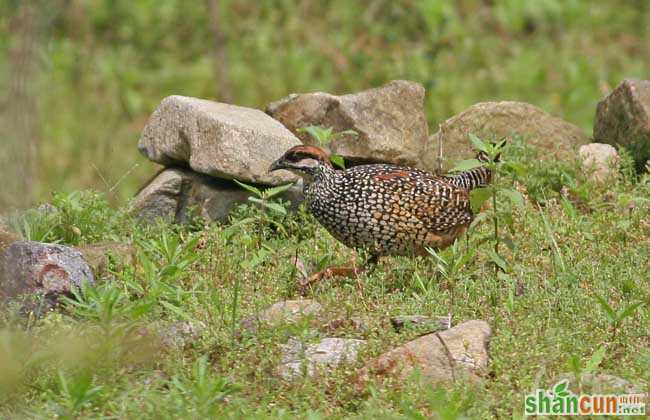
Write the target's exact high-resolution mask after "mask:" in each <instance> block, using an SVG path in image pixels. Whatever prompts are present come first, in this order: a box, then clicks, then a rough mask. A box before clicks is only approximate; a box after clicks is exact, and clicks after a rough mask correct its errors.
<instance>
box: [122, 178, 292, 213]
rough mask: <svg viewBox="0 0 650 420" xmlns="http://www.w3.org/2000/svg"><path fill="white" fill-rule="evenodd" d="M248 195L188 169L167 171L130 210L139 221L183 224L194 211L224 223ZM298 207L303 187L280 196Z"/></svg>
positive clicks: (144, 192)
mask: <svg viewBox="0 0 650 420" xmlns="http://www.w3.org/2000/svg"><path fill="white" fill-rule="evenodd" d="M262 188H263V187H262ZM250 196H251V193H249V192H248V191H246V190H244V189H243V188H241V187H240V186H238V185H237V184H235V183H233V182H231V181H226V180H221V179H217V178H212V177H210V176H207V175H201V174H197V173H195V172H192V171H190V170H187V169H181V168H168V169H165V170H163V171H162V172H160V173H159V174H158V175H156V176H155V177H154V178H153V179H152V180H151V181H150V182H149V183H148V184H147V185H146V186H145V187H144V188H143V189H142V190H140V192H139V193H138V194H137V195H136V197H135V198H134V199H133V201H132V202H131V206H130V210H131V212H132V213H133V214H134V215H136V216H137V217H138V218H140V219H141V220H144V221H147V222H154V221H155V220H157V219H161V220H163V221H165V222H168V223H186V222H188V221H189V220H190V216H191V215H192V213H191V210H194V211H196V212H197V213H198V215H199V216H201V217H202V218H203V219H205V220H211V221H220V222H224V221H227V220H228V215H229V214H230V212H231V210H233V209H234V208H235V207H236V206H237V205H239V204H242V203H245V202H247V201H248V197H250ZM280 197H281V198H283V199H285V200H289V201H291V203H292V204H293V206H294V207H295V206H297V205H298V204H300V203H301V202H302V200H303V196H302V187H301V186H299V185H298V186H294V187H291V188H290V189H289V190H287V191H285V192H284V193H283V194H281V195H280Z"/></svg>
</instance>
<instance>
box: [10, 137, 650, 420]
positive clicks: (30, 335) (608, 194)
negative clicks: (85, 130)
mask: <svg viewBox="0 0 650 420" xmlns="http://www.w3.org/2000/svg"><path fill="white" fill-rule="evenodd" d="M518 144H519V143H517V142H515V146H513V147H511V148H510V151H509V152H508V153H507V156H506V162H517V163H519V164H520V165H521V166H522V168H523V171H520V175H516V173H515V172H510V171H509V170H508V169H507V166H504V167H503V168H504V170H503V172H502V174H501V176H500V177H499V180H500V181H499V182H500V184H499V187H500V188H510V187H512V185H513V183H514V181H515V180H516V181H517V183H518V185H519V189H520V190H522V191H524V188H527V189H528V191H529V194H528V197H529V199H528V200H527V201H526V203H525V205H524V206H523V207H521V208H520V207H517V206H513V207H512V208H510V206H511V203H510V201H509V200H504V199H501V198H500V199H499V201H498V205H499V207H500V212H499V213H498V214H499V215H500V216H499V217H500V220H499V222H500V226H501V229H502V230H503V231H504V235H505V234H507V235H509V236H511V237H512V244H511V246H506V244H505V243H504V244H502V245H501V247H500V252H501V254H502V257H503V258H504V260H505V262H506V264H507V266H506V271H505V272H499V271H497V272H496V273H498V274H496V276H497V277H496V278H495V270H494V264H493V263H492V261H493V256H492V255H491V251H492V250H493V246H492V245H493V244H492V242H491V238H492V236H493V226H492V224H491V223H490V222H489V221H487V220H485V221H483V222H481V223H479V224H478V225H477V226H475V227H474V228H473V229H472V230H471V232H470V234H469V238H468V240H465V239H463V240H461V241H460V242H459V243H458V245H457V246H456V247H455V248H449V249H447V250H445V251H443V252H441V253H439V256H440V258H441V259H443V260H445V261H451V260H452V259H453V258H462V256H463V255H465V253H466V252H474V253H475V255H474V256H473V257H472V258H470V259H469V260H468V261H467V263H465V264H462V265H459V266H456V267H455V268H453V269H448V270H447V271H446V275H443V274H442V273H441V272H440V271H439V270H437V269H436V266H437V265H438V264H440V261H439V260H436V259H434V258H427V259H424V258H416V259H410V258H386V259H384V260H383V262H382V263H381V264H380V265H379V267H378V268H377V269H376V270H375V271H374V272H372V273H371V274H367V275H362V276H361V277H360V278H359V279H358V281H355V280H352V281H341V282H334V283H323V284H321V285H318V286H316V287H315V288H314V289H312V290H311V291H310V293H309V297H311V298H313V299H316V300H317V301H318V302H320V303H321V304H322V305H323V306H324V307H325V310H326V312H327V314H328V317H330V319H331V318H343V319H346V318H352V317H354V318H358V319H362V320H363V321H364V323H365V324H366V328H355V327H354V326H353V325H352V324H346V325H344V326H343V327H341V328H339V329H337V330H336V331H334V332H328V331H325V329H324V328H322V327H320V326H319V324H318V323H314V320H311V321H310V320H306V321H304V322H300V323H298V324H296V325H280V326H277V327H272V328H271V327H262V328H261V329H260V330H259V331H258V332H257V333H255V334H252V333H243V334H242V335H241V337H239V336H238V334H237V331H238V324H239V322H240V321H241V320H242V319H244V318H246V317H248V316H250V315H253V314H256V313H258V312H259V311H260V310H262V309H263V308H264V307H266V306H268V305H270V304H272V303H274V302H276V301H279V300H282V299H286V298H295V297H297V296H298V295H297V291H296V280H295V279H294V278H293V277H292V276H293V275H294V272H295V270H293V268H292V264H291V257H292V256H293V255H295V254H296V253H297V254H298V255H299V256H300V258H302V259H303V260H304V261H305V262H306V264H307V265H308V266H311V267H318V266H320V265H323V264H330V263H339V264H345V263H346V262H348V261H349V259H350V258H351V251H350V250H349V249H347V248H345V247H344V246H342V245H341V244H339V243H338V242H336V241H335V240H334V239H333V238H332V237H331V236H330V235H329V234H328V233H327V232H326V231H324V230H323V228H321V227H320V226H319V225H318V224H317V223H316V222H315V221H314V220H313V219H312V217H311V216H309V215H308V214H306V213H305V212H304V211H301V212H298V213H293V214H288V215H286V216H284V215H282V214H280V213H275V212H273V211H272V209H270V208H265V207H255V206H252V205H251V206H242V207H241V208H240V209H239V210H238V211H237V212H236V213H235V214H234V216H233V223H230V224H225V225H219V224H209V225H204V224H203V223H202V222H200V221H196V222H195V223H194V224H192V225H190V226H185V227H178V226H164V225H159V226H152V227H145V226H142V225H141V224H139V223H137V222H136V221H133V220H131V219H130V218H129V217H128V215H126V214H124V213H122V212H120V211H115V210H111V209H110V207H109V206H108V205H107V203H106V201H105V200H103V198H102V197H101V196H97V195H96V194H93V193H84V194H81V195H75V196H73V197H65V196H62V197H60V198H59V201H58V206H59V207H60V208H61V209H64V214H65V217H63V216H61V217H60V218H59V219H57V220H56V221H55V222H52V221H51V220H49V221H45V222H43V221H42V220H41V219H39V218H37V217H35V216H34V215H30V214H28V215H27V218H26V220H25V221H24V223H23V224H22V226H23V227H24V226H30V228H29V229H27V230H26V231H30V232H34V235H38V232H41V235H45V236H44V237H45V238H46V239H47V240H50V241H53V240H59V241H61V242H64V243H72V244H77V243H80V244H84V243H92V242H98V241H103V240H119V241H121V242H130V243H133V244H134V245H135V246H136V248H137V249H138V256H137V259H136V263H135V264H134V265H133V266H127V267H122V268H118V267H120V265H119V264H116V265H115V267H114V270H113V271H111V272H109V273H107V274H105V275H104V278H103V281H102V283H101V284H100V285H98V286H97V287H96V288H95V289H89V290H85V291H83V292H82V293H80V294H79V296H78V299H77V300H76V301H71V302H70V303H69V304H68V305H67V306H66V307H65V308H64V309H63V310H61V311H59V312H56V313H51V314H50V315H48V316H47V317H45V318H43V319H39V320H35V319H29V320H20V319H19V318H16V317H14V316H12V315H11V314H12V312H11V311H9V312H7V311H5V312H2V327H1V328H0V370H1V371H2V372H3V375H2V376H1V377H0V392H1V394H0V417H3V418H52V417H53V416H55V415H60V416H62V417H64V418H152V419H153V418H174V417H175V418H200V417H209V416H211V417H213V418H217V417H218V418H223V417H249V418H250V417H254V418H294V417H299V418H326V417H334V418H342V417H353V418H354V417H357V418H369V419H370V418H423V417H422V416H425V417H428V416H431V415H436V416H439V418H449V419H451V418H459V417H462V416H465V417H469V418H477V419H478V418H480V419H483V418H511V417H513V416H514V417H519V416H521V413H522V409H523V395H524V394H526V393H527V392H529V391H531V390H532V389H534V388H536V387H537V386H541V387H550V386H552V385H553V384H554V383H555V382H554V380H555V379H556V378H557V376H558V375H559V374H561V373H563V372H570V371H572V370H573V369H575V366H582V367H585V366H586V365H588V364H589V361H590V360H592V359H593V360H597V359H598V357H599V353H598V352H599V351H602V350H599V349H601V348H604V349H605V350H604V356H603V358H602V361H601V362H600V363H598V364H597V366H591V368H593V369H594V370H595V372H597V373H601V372H603V373H610V374H614V375H618V376H621V377H624V378H626V379H629V380H631V381H633V382H635V383H637V384H640V385H641V386H642V387H644V389H645V390H646V391H648V389H649V385H648V384H649V383H650V375H649V372H648V369H647V367H648V364H649V363H650V352H649V350H648V349H650V342H649V341H648V337H650V306H649V300H650V294H649V293H648V290H649V289H648V281H649V279H650V204H649V202H648V196H650V175H649V174H645V175H643V176H642V177H640V178H639V177H637V176H636V175H634V174H633V173H629V172H628V174H627V176H625V175H621V176H619V178H618V179H617V180H615V181H613V182H612V183H610V184H608V185H606V186H599V185H595V184H592V183H590V182H589V181H587V180H586V179H585V177H584V176H583V175H582V174H581V172H580V170H579V169H578V167H577V166H576V165H574V164H572V163H562V162H554V163H547V164H545V168H546V169H545V170H542V169H541V167H540V166H539V163H537V159H536V158H535V155H534V153H532V152H531V151H530V150H523V149H521V148H518V147H517V145H518ZM626 162H627V163H626V165H628V166H629V165H630V162H629V159H628V160H627V161H626ZM558 174H562V175H561V176H559V175H558ZM558 176H559V177H560V178H561V179H562V180H563V182H562V183H561V184H560V183H558V181H557V179H558ZM562 186H565V187H566V188H565V195H564V197H565V198H563V195H561V194H560V191H559V190H560V189H561V188H562ZM630 203H634V206H630ZM505 210H509V211H505ZM509 213H510V214H511V215H512V219H513V220H512V231H509V230H508V229H509V228H508V225H509V223H508V222H507V220H505V218H506V217H507V214H509ZM91 220H95V221H97V222H96V223H89V222H90V221H91ZM43 225H45V226H47V227H52V228H51V229H45V228H44V226H43ZM73 227H76V229H73ZM24 229H25V228H24ZM70 232H78V233H76V234H72V235H71V234H70ZM360 285H361V287H359V286H360ZM599 297H602V299H604V300H605V301H606V302H607V304H608V305H609V306H611V307H612V308H613V310H614V311H617V310H619V309H621V308H624V307H627V306H629V305H632V304H634V303H635V302H643V305H641V306H640V307H638V308H636V309H635V310H634V311H633V312H632V313H631V314H630V315H629V316H627V317H624V319H622V321H621V322H620V323H619V324H616V327H617V328H616V332H615V331H614V326H615V325H614V324H615V322H614V321H613V320H612V319H610V316H609V315H608V310H607V309H606V308H605V306H603V305H602V304H600V303H599ZM448 312H451V313H452V314H453V317H454V323H460V322H462V321H465V320H470V319H483V320H486V321H487V322H489V323H490V325H491V327H492V330H493V337H492V341H491V343H490V358H491V359H490V365H489V372H487V374H486V375H485V377H484V378H483V379H482V380H481V381H480V382H479V383H478V384H475V385H469V384H466V383H462V382H459V383H455V384H447V385H443V386H437V387H432V386H430V385H427V384H426V383H421V382H420V381H419V380H418V379H417V378H413V379H412V380H410V381H407V382H405V383H394V384H393V385H392V386H391V387H389V388H381V387H378V386H370V387H368V388H367V389H366V391H365V392H363V393H356V392H355V390H354V388H353V386H352V385H351V381H350V377H351V375H352V374H353V372H354V370H355V369H356V368H357V367H360V366H362V365H363V363H364V361H366V360H368V359H370V358H371V357H373V356H376V355H379V354H381V353H382V352H383V351H385V350H387V349H390V348H391V347H393V346H396V345H400V344H402V343H405V342H406V341H408V340H410V339H413V338H415V337H416V336H417V334H418V331H414V330H407V331H406V332H404V333H400V334H398V333H396V332H394V331H393V330H392V328H391V327H390V324H389V322H388V318H389V317H390V316H393V315H400V314H401V315H404V314H424V315H446V314H447V313H448ZM167 321H169V322H175V321H201V322H203V323H204V324H205V325H206V326H207V328H206V330H205V332H204V334H203V335H202V337H201V338H200V339H198V340H195V341H192V342H190V343H189V344H188V345H187V346H186V347H185V348H183V349H177V350H168V351H167V352H161V351H159V350H158V346H157V344H156V340H155V337H151V336H145V337H142V334H137V333H136V331H139V330H140V329H141V327H142V326H143V325H148V324H152V323H161V322H167ZM331 335H335V336H339V337H349V338H361V339H365V340H367V341H368V346H367V347H366V348H365V349H364V351H363V352H362V353H361V356H360V360H359V361H358V363H357V364H356V365H352V366H347V367H342V368H339V369H337V370H334V371H333V372H331V373H330V374H328V375H326V376H325V377H322V378H320V379H305V380H303V381H298V382H297V383H293V384H288V383H285V382H283V381H282V380H280V379H278V378H277V376H276V375H274V374H273V369H274V366H275V365H276V364H277V363H278V360H279V348H280V346H281V345H282V344H283V343H285V342H286V341H287V340H288V339H289V337H291V336H297V337H301V338H303V339H305V340H316V339H317V338H319V337H325V336H331Z"/></svg>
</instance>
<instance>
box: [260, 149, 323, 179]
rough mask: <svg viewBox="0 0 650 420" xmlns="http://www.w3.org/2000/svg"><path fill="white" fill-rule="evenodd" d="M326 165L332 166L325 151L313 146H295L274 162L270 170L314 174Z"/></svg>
mask: <svg viewBox="0 0 650 420" xmlns="http://www.w3.org/2000/svg"><path fill="white" fill-rule="evenodd" d="M324 166H326V167H331V166H332V164H331V163H330V161H329V157H328V156H327V153H325V151H323V150H322V149H319V148H317V147H313V146H295V147H292V148H291V149H289V150H287V152H286V153H285V154H284V155H282V157H281V158H280V159H278V160H276V161H275V162H273V164H271V167H270V168H269V172H270V171H275V170H278V169H286V170H289V171H292V172H294V173H296V174H297V175H301V176H302V175H305V174H306V175H310V176H314V175H315V174H316V173H317V172H319V168H322V167H324Z"/></svg>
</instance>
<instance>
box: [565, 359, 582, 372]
mask: <svg viewBox="0 0 650 420" xmlns="http://www.w3.org/2000/svg"><path fill="white" fill-rule="evenodd" d="M568 365H569V369H571V371H572V372H573V373H575V374H576V376H579V375H580V371H581V370H582V366H580V358H579V357H578V356H576V355H575V354H574V355H572V356H571V357H570V358H569V363H568Z"/></svg>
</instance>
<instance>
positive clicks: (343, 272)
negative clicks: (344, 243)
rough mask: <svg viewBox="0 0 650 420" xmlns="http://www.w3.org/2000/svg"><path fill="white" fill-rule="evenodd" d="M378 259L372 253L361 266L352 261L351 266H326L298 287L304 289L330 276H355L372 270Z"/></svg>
mask: <svg viewBox="0 0 650 420" xmlns="http://www.w3.org/2000/svg"><path fill="white" fill-rule="evenodd" d="M378 261H379V256H378V255H374V254H373V255H371V256H370V258H368V260H366V262H365V264H363V265H362V266H361V267H358V266H356V265H355V264H354V263H353V264H352V267H328V268H326V269H324V270H322V271H319V272H318V273H314V274H312V275H311V276H309V278H307V279H306V280H305V281H303V282H301V284H300V288H301V289H305V288H307V287H308V286H311V285H313V284H315V283H318V282H319V281H321V280H324V279H329V278H332V277H347V278H353V277H357V276H359V275H360V274H361V273H364V272H365V271H368V270H369V271H372V270H374V269H375V267H376V265H377V262H378Z"/></svg>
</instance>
